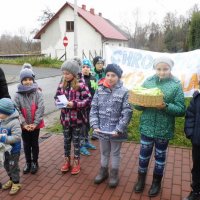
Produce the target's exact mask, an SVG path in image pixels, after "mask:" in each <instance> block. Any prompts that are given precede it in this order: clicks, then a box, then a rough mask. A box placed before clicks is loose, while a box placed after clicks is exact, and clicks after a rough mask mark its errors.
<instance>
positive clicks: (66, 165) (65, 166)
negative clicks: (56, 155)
mask: <svg viewBox="0 0 200 200" xmlns="http://www.w3.org/2000/svg"><path fill="white" fill-rule="evenodd" d="M69 170H70V159H69V158H68V157H66V158H65V162H64V164H63V166H62V167H61V169H60V171H61V172H68V171H69Z"/></svg>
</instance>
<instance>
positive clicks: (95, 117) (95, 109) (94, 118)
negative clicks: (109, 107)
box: [90, 90, 99, 129]
mask: <svg viewBox="0 0 200 200" xmlns="http://www.w3.org/2000/svg"><path fill="white" fill-rule="evenodd" d="M90 126H91V128H93V129H97V128H99V106H98V90H97V91H96V92H95V94H94V97H93V99H92V105H91V110H90Z"/></svg>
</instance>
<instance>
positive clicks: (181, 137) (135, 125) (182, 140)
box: [48, 98, 191, 147]
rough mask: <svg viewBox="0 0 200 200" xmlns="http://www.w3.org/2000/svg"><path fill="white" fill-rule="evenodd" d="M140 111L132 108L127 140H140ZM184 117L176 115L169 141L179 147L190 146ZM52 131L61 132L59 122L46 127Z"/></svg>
mask: <svg viewBox="0 0 200 200" xmlns="http://www.w3.org/2000/svg"><path fill="white" fill-rule="evenodd" d="M189 102H190V98H187V99H186V100H185V104H186V106H188V105H189ZM140 115H141V112H140V111H137V110H134V112H133V117H132V119H131V122H130V124H129V126H128V133H129V135H128V141H135V142H137V143H139V142H140V134H139V121H140ZM184 120H185V119H184V117H177V118H176V124H175V134H174V138H173V139H172V140H171V141H170V145H175V146H180V147H191V142H190V140H188V139H187V138H186V137H185V134H184V130H183V129H184ZM48 130H49V131H50V132H52V133H62V126H61V125H60V123H59V122H56V123H55V124H54V125H53V126H52V127H50V128H49V129H48Z"/></svg>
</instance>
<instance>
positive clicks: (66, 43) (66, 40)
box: [63, 36, 68, 60]
mask: <svg viewBox="0 0 200 200" xmlns="http://www.w3.org/2000/svg"><path fill="white" fill-rule="evenodd" d="M63 45H64V47H65V60H66V59H67V53H66V47H67V45H68V38H67V37H66V36H65V37H64V38H63Z"/></svg>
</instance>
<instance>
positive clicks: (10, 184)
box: [2, 180, 13, 190]
mask: <svg viewBox="0 0 200 200" xmlns="http://www.w3.org/2000/svg"><path fill="white" fill-rule="evenodd" d="M12 184H13V182H12V180H9V181H7V182H6V183H5V184H3V185H2V189H3V190H7V189H10V188H11V187H12Z"/></svg>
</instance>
